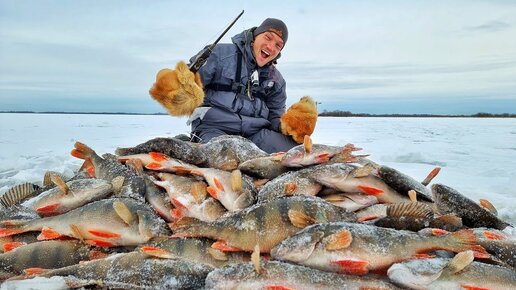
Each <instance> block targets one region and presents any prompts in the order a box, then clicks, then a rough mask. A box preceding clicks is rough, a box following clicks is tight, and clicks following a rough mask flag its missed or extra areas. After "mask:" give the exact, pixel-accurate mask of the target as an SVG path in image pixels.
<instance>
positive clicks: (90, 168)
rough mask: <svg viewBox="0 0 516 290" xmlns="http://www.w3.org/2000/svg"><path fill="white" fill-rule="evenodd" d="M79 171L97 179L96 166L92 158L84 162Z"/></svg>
mask: <svg viewBox="0 0 516 290" xmlns="http://www.w3.org/2000/svg"><path fill="white" fill-rule="evenodd" d="M79 171H86V172H87V173H88V175H89V176H90V177H93V178H95V166H93V163H92V162H91V159H90V158H87V159H86V160H84V162H83V163H82V166H81V168H80V169H79Z"/></svg>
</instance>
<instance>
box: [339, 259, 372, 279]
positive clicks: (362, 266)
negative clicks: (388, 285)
mask: <svg viewBox="0 0 516 290" xmlns="http://www.w3.org/2000/svg"><path fill="white" fill-rule="evenodd" d="M331 263H332V264H336V265H338V266H339V267H340V269H339V270H340V271H339V272H340V273H343V274H351V275H365V274H367V273H368V272H369V270H368V269H367V265H368V264H369V262H367V261H361V260H336V261H331Z"/></svg>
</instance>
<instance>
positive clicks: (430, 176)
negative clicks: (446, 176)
mask: <svg viewBox="0 0 516 290" xmlns="http://www.w3.org/2000/svg"><path fill="white" fill-rule="evenodd" d="M439 171H441V167H436V168H434V169H432V171H430V173H428V176H427V177H426V178H425V180H423V181H421V184H423V185H424V186H427V185H428V184H429V183H430V182H431V181H432V179H434V177H436V176H437V174H439Z"/></svg>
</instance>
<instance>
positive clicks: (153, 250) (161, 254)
mask: <svg viewBox="0 0 516 290" xmlns="http://www.w3.org/2000/svg"><path fill="white" fill-rule="evenodd" d="M141 251H142V252H143V253H145V254H147V255H149V256H152V257H157V258H172V256H171V254H170V253H169V252H167V251H166V250H163V249H161V248H158V247H150V246H144V247H142V248H141Z"/></svg>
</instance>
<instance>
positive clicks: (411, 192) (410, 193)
mask: <svg viewBox="0 0 516 290" xmlns="http://www.w3.org/2000/svg"><path fill="white" fill-rule="evenodd" d="M408 197H409V198H410V201H413V202H416V201H417V193H416V191H415V190H413V189H411V190H409V191H408Z"/></svg>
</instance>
